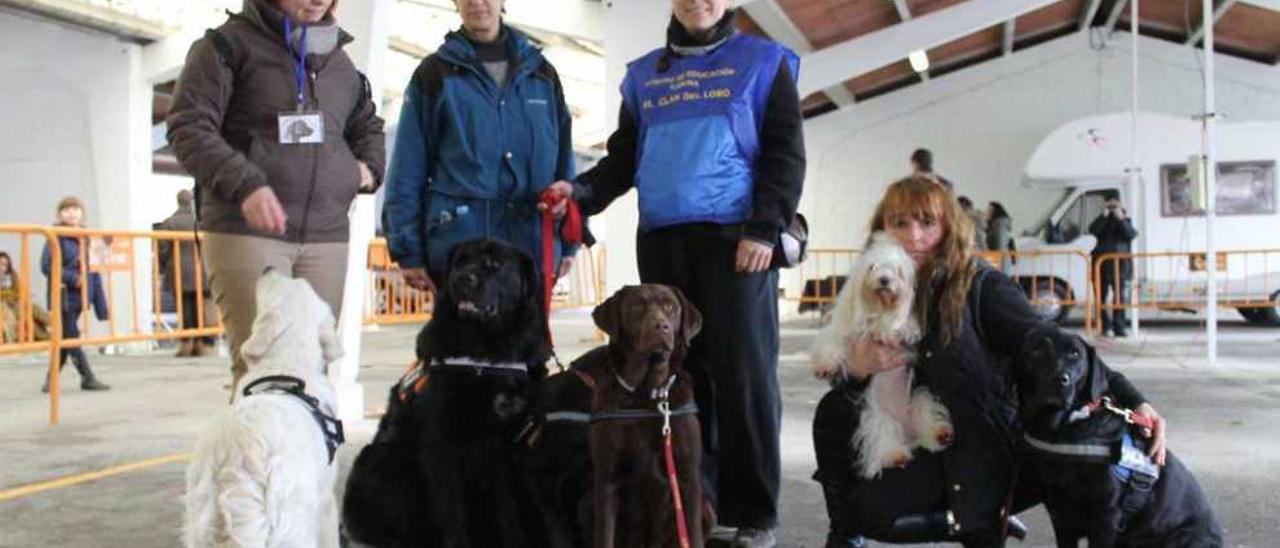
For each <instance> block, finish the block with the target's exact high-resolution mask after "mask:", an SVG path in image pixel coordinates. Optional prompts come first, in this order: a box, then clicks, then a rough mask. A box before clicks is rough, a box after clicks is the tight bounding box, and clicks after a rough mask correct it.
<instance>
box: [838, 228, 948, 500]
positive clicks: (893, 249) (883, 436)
mask: <svg viewBox="0 0 1280 548" xmlns="http://www.w3.org/2000/svg"><path fill="white" fill-rule="evenodd" d="M848 280H849V281H848V282H847V283H846V284H845V285H844V287H843V288H842V289H841V290H840V294H839V295H838V296H837V297H836V305H835V309H834V310H833V311H832V315H831V323H829V324H827V326H826V327H825V328H823V329H822V331H821V332H820V333H819V334H818V338H817V340H816V341H815V344H814V349H813V372H814V374H815V375H817V376H818V377H821V378H832V377H834V376H837V375H840V374H842V373H843V374H851V373H852V372H853V370H852V369H851V368H850V364H851V356H849V346H850V344H851V343H852V342H854V341H858V340H864V339H869V340H874V341H879V342H884V343H899V344H901V345H902V346H903V348H905V349H906V350H905V351H906V352H907V353H908V356H907V358H908V359H907V362H908V363H910V362H911V361H913V358H914V353H913V352H912V351H911V350H910V349H911V347H912V346H913V345H914V344H915V343H916V342H918V341H919V340H920V337H921V332H920V326H919V325H918V323H917V321H916V319H915V316H914V315H913V314H912V313H911V305H912V301H913V300H914V298H915V263H913V262H912V260H911V257H910V256H909V255H907V253H906V251H904V250H903V249H902V246H901V245H899V244H898V241H897V240H896V239H895V238H894V237H893V236H891V235H889V234H886V233H884V232H876V233H875V234H873V235H872V236H871V240H870V244H869V245H868V246H867V249H866V250H865V251H864V252H863V253H862V255H861V256H859V257H858V260H857V261H856V262H855V263H854V265H853V268H852V270H851V271H850V272H849V278H848ZM912 379H913V369H912V366H911V365H907V366H904V367H899V368H897V369H893V370H889V371H884V372H880V373H876V374H875V375H872V376H871V382H870V385H869V386H868V387H867V389H866V391H865V392H864V393H863V397H862V402H861V403H862V412H861V419H860V421H859V426H858V430H857V432H855V433H854V436H853V444H854V446H855V447H856V448H857V450H858V451H857V453H858V463H857V469H858V471H859V473H860V474H861V475H862V476H863V477H865V478H868V479H870V478H874V477H876V476H879V475H880V471H881V470H883V469H884V468H888V467H903V466H906V464H907V463H908V462H910V461H911V451H912V450H913V448H915V447H923V448H925V449H927V450H929V451H934V452H937V451H940V450H942V449H943V448H944V447H946V446H947V444H949V443H950V442H951V437H952V435H953V429H952V426H951V417H950V414H949V413H948V412H947V408H946V407H944V406H943V405H942V403H941V402H939V401H938V399H937V398H936V397H934V395H933V394H931V393H930V392H929V390H928V389H927V388H925V387H923V386H922V387H919V388H916V389H915V391H914V392H913V391H912V390H911V383H912Z"/></svg>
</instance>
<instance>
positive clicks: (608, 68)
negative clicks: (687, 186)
mask: <svg viewBox="0 0 1280 548" xmlns="http://www.w3.org/2000/svg"><path fill="white" fill-rule="evenodd" d="M605 10H606V11H605V38H604V45H605V97H606V99H605V101H606V102H605V112H607V113H611V114H609V115H608V116H609V132H610V133H611V132H612V131H613V130H614V129H615V128H616V127H617V125H618V118H617V112H618V109H619V108H621V106H622V96H621V95H619V92H618V87H619V86H621V85H622V78H623V77H624V76H626V73H627V63H629V62H631V61H632V60H635V59H636V58H637V57H640V56H641V55H644V54H646V53H648V52H649V51H651V50H653V49H654V48H658V47H661V46H662V44H663V43H665V42H666V36H667V35H666V28H667V21H669V20H670V19H671V5H670V3H667V2H657V1H655V0H612V2H606V3H605ZM639 225H640V212H639V205H638V204H637V201H636V193H635V192H634V191H630V192H627V193H626V194H625V195H623V196H622V197H621V198H618V199H617V200H616V201H614V202H613V204H612V205H610V206H609V209H608V210H607V211H606V212H605V213H604V214H603V215H599V216H597V217H594V218H592V219H591V230H592V232H593V233H594V234H595V236H596V238H598V239H599V240H600V242H602V243H603V244H604V246H605V248H606V249H607V250H608V253H609V258H608V270H607V272H606V281H607V282H608V291H609V292H610V293H612V292H613V291H614V290H615V289H618V288H619V287H622V286H623V285H627V284H635V283H640V275H639V273H638V271H637V270H636V238H635V234H636V227H637V226H639Z"/></svg>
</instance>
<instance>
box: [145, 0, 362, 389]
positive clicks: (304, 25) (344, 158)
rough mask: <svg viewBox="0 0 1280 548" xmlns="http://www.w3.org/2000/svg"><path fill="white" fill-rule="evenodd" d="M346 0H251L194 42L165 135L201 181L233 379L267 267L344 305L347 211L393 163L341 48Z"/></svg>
mask: <svg viewBox="0 0 1280 548" xmlns="http://www.w3.org/2000/svg"><path fill="white" fill-rule="evenodd" d="M335 5H336V0H245V2H244V9H243V10H242V11H241V12H240V13H239V14H235V15H232V16H231V17H230V18H228V20H227V22H226V23H225V24H223V25H222V26H221V27H218V28H217V29H214V30H211V31H209V32H208V33H206V35H205V37H204V38H202V39H200V40H197V41H196V42H195V43H194V44H192V46H191V50H190V52H189V53H188V55H187V61H186V66H185V67H183V70H182V75H181V77H180V78H179V80H178V86H177V89H176V90H175V95H174V103H173V107H172V108H171V109H170V111H169V117H168V124H169V142H170V143H171V144H172V145H173V149H174V152H175V153H176V154H177V156H178V159H179V161H181V162H182V165H183V167H184V168H186V170H187V171H188V172H189V173H191V174H192V176H194V177H195V180H196V191H197V193H196V204H197V209H198V211H199V217H198V218H199V224H200V228H201V229H202V230H203V231H204V232H205V234H204V237H203V246H204V247H203V255H204V260H205V263H206V268H207V270H208V272H209V276H210V285H211V286H212V289H213V297H214V300H215V301H216V302H217V304H218V308H219V310H220V312H221V314H222V321H223V324H224V325H225V326H226V329H227V336H228V338H229V339H230V341H231V349H232V356H233V360H234V365H233V366H232V378H233V382H232V385H233V389H234V385H235V383H236V381H239V379H240V377H241V376H243V375H244V372H245V365H244V361H243V359H242V358H241V357H240V345H241V344H242V343H243V342H244V340H245V339H246V338H248V336H249V330H250V327H251V325H252V322H253V317H254V312H255V305H254V284H255V282H256V280H257V279H258V276H259V275H261V274H262V271H263V270H264V269H265V268H266V267H268V266H271V267H275V268H277V269H280V270H283V271H286V272H291V273H292V274H293V276H295V277H299V278H305V279H306V280H307V281H308V282H310V283H311V285H312V286H313V287H314V288H315V290H316V293H318V294H319V295H320V297H321V298H323V299H324V300H325V301H326V302H328V303H329V305H330V306H331V307H333V311H334V315H335V316H336V315H338V314H339V313H340V312H341V310H340V307H341V303H342V292H343V278H344V276H345V272H346V257H347V243H348V239H349V234H348V218H347V212H348V209H349V208H350V206H351V202H352V201H353V200H354V199H355V196H356V193H357V192H373V191H374V190H376V188H377V186H378V185H379V184H380V183H381V180H382V174H383V170H384V165H385V150H384V146H385V145H384V142H383V141H384V136H383V131H382V120H381V119H380V118H378V116H377V115H376V113H375V103H374V101H373V99H372V94H371V92H370V90H369V85H368V82H367V80H365V78H364V76H363V75H361V74H360V73H359V72H358V71H356V68H355V66H354V65H353V64H352V62H351V59H350V58H349V57H347V54H346V53H344V52H343V51H342V47H343V46H344V45H346V44H347V43H349V42H351V40H352V37H351V36H350V35H348V34H347V33H346V32H344V31H343V30H342V29H341V28H339V27H338V26H337V24H336V22H335V21H334V15H333V12H334V9H335Z"/></svg>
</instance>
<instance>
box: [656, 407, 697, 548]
mask: <svg viewBox="0 0 1280 548" xmlns="http://www.w3.org/2000/svg"><path fill="white" fill-rule="evenodd" d="M658 411H659V412H661V413H662V445H663V450H662V452H663V454H664V455H665V456H666V460H667V483H668V484H670V485H671V504H672V506H674V507H675V510H676V533H677V534H679V535H680V548H690V547H689V524H688V523H686V522H685V518H684V502H683V501H682V500H680V482H679V480H678V478H677V477H676V458H675V454H674V453H673V452H672V449H671V404H670V403H668V402H667V401H666V400H662V401H661V402H660V403H658Z"/></svg>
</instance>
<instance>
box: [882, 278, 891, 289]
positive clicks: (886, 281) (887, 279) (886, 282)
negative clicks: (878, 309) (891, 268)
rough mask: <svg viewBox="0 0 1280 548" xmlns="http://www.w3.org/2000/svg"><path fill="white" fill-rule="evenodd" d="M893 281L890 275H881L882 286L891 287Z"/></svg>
mask: <svg viewBox="0 0 1280 548" xmlns="http://www.w3.org/2000/svg"><path fill="white" fill-rule="evenodd" d="M891 282H893V280H891V279H889V277H888V276H881V277H880V287H889V284H890V283H891Z"/></svg>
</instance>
